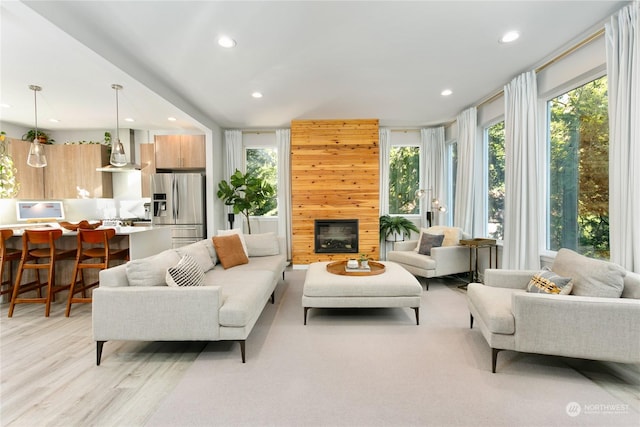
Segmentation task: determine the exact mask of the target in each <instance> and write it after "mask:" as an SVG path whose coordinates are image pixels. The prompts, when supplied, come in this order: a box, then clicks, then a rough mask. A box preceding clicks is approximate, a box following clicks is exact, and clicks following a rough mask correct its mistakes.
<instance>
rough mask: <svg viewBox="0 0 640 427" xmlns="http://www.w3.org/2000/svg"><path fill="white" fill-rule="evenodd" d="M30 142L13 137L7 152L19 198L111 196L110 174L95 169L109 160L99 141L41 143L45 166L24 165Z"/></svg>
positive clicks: (106, 151)
mask: <svg viewBox="0 0 640 427" xmlns="http://www.w3.org/2000/svg"><path fill="white" fill-rule="evenodd" d="M29 146H30V143H29V142H27V141H21V140H17V139H13V140H11V141H10V145H9V152H10V154H11V156H12V158H13V161H14V165H15V167H16V170H17V174H16V175H17V179H18V182H19V183H20V190H19V192H18V196H17V197H18V198H20V199H44V200H47V199H76V198H100V197H113V186H112V182H111V175H109V174H108V173H104V172H98V171H96V168H99V167H101V166H104V165H106V164H108V163H109V155H108V148H107V147H106V146H105V145H100V144H77V145H63V144H51V145H44V146H43V148H44V152H45V156H46V157H47V166H45V167H43V168H32V167H30V166H28V165H27V156H28V155H29Z"/></svg>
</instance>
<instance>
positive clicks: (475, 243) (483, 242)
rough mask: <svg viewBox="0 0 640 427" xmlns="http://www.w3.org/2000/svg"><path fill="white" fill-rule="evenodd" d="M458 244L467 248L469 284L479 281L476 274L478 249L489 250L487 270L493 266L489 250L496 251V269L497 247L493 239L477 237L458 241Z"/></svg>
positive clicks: (478, 276)
mask: <svg viewBox="0 0 640 427" xmlns="http://www.w3.org/2000/svg"><path fill="white" fill-rule="evenodd" d="M460 244H461V245H463V246H468V247H469V277H470V279H471V282H477V281H479V280H480V274H479V272H478V249H480V248H489V268H491V266H492V265H493V262H492V256H491V249H492V248H495V250H496V266H495V268H498V245H497V244H496V240H495V239H486V238H482V237H477V238H475V239H462V240H460ZM474 249H475V253H476V256H475V261H476V263H475V268H474V267H473V258H474V257H473V251H474Z"/></svg>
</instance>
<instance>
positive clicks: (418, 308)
mask: <svg viewBox="0 0 640 427" xmlns="http://www.w3.org/2000/svg"><path fill="white" fill-rule="evenodd" d="M413 309H414V310H415V312H416V325H419V324H420V307H413Z"/></svg>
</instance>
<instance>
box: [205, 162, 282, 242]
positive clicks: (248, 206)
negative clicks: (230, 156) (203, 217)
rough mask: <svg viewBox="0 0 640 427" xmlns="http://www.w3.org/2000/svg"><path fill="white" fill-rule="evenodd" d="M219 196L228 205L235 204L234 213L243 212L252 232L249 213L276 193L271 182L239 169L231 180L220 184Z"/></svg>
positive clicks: (248, 227)
mask: <svg viewBox="0 0 640 427" xmlns="http://www.w3.org/2000/svg"><path fill="white" fill-rule="evenodd" d="M217 195H218V198H220V199H222V200H223V201H224V204H225V205H227V206H233V213H234V214H238V213H241V214H243V215H244V216H245V218H246V219H247V229H248V231H249V234H251V223H250V222H249V215H251V213H252V212H253V211H255V210H256V209H259V208H260V207H262V206H264V205H265V204H266V203H267V202H269V201H270V200H271V199H272V198H273V196H274V195H275V189H274V188H273V186H272V185H271V184H269V183H268V182H266V181H265V180H263V179H262V178H258V177H255V176H250V174H249V173H246V174H243V173H242V172H240V171H239V170H237V169H236V171H235V172H234V173H233V175H231V177H230V178H229V182H227V181H225V180H222V181H220V183H219V184H218V192H217Z"/></svg>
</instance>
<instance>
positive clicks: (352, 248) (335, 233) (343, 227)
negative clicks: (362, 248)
mask: <svg viewBox="0 0 640 427" xmlns="http://www.w3.org/2000/svg"><path fill="white" fill-rule="evenodd" d="M314 236H315V249H316V253H318V254H329V253H331V254H335V253H354V254H357V253H358V220H357V219H316V221H315V233H314Z"/></svg>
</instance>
